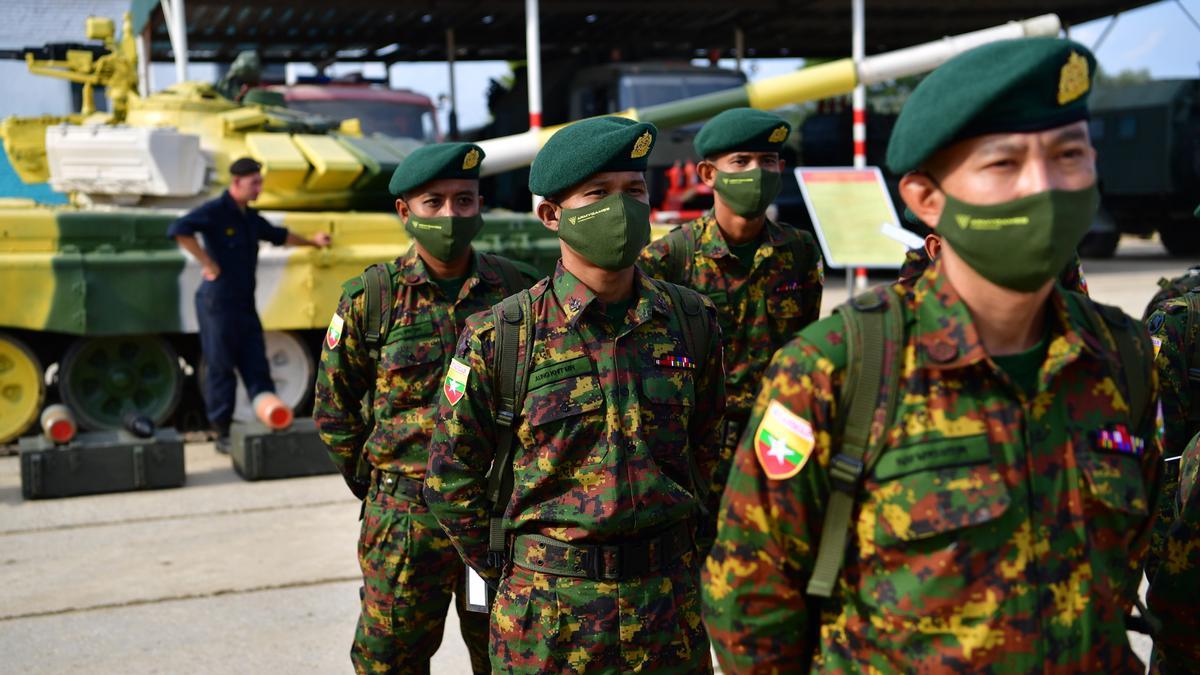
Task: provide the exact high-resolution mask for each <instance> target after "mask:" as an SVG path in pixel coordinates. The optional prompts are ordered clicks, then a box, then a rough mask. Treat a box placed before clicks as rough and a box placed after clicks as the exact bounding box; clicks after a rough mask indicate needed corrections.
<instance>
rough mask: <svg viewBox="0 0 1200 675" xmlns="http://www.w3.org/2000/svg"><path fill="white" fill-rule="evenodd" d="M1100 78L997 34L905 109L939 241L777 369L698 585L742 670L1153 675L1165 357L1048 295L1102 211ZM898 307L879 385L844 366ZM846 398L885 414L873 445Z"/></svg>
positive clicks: (924, 207)
mask: <svg viewBox="0 0 1200 675" xmlns="http://www.w3.org/2000/svg"><path fill="white" fill-rule="evenodd" d="M1094 67H1095V61H1094V59H1093V58H1092V56H1091V54H1090V53H1089V52H1088V50H1087V49H1086V48H1085V47H1083V46H1081V45H1078V44H1076V43H1073V42H1070V41H1066V40H1058V39H1049V38H1047V39H1024V40H1014V41H1007V42H1000V43H995V44H991V45H987V46H983V47H979V48H977V49H974V50H972V51H970V52H967V53H965V54H963V55H960V56H958V57H956V58H955V59H952V60H951V61H949V62H947V63H946V64H945V65H943V66H942V67H940V68H939V69H938V70H936V71H934V72H933V73H932V74H931V75H929V76H928V77H927V78H926V79H925V80H923V81H922V83H921V84H920V85H919V86H918V87H917V89H916V90H915V91H914V92H913V94H912V96H911V97H910V98H909V99H908V102H907V104H906V105H905V108H904V109H903V111H902V112H901V115H900V118H899V120H898V121H897V124H896V128H895V133H894V134H893V136H892V138H891V144H890V147H889V152H888V164H889V167H890V168H891V169H892V170H893V171H894V172H895V173H897V174H902V175H903V176H904V177H903V179H902V180H901V188H900V190H901V195H902V196H903V198H904V200H905V202H906V203H907V204H908V205H909V206H910V207H911V208H912V210H913V211H914V212H916V213H917V214H918V216H920V217H921V218H922V220H924V221H925V222H928V223H936V224H937V229H938V231H939V232H940V233H941V234H942V237H943V240H944V244H943V249H942V251H941V252H940V254H939V256H938V257H937V260H936V262H935V263H934V264H933V266H932V267H930V268H929V269H928V270H926V271H925V272H924V274H923V275H922V276H921V277H920V278H919V279H918V280H917V281H916V282H915V284H913V286H912V287H911V288H906V287H905V286H903V285H901V284H896V285H894V286H891V287H883V288H880V289H877V290H876V291H874V292H872V293H869V294H866V295H865V296H862V297H861V298H859V299H858V300H856V301H855V302H854V303H852V306H847V307H843V308H842V309H840V310H839V313H838V314H835V315H834V316H832V317H830V318H828V319H825V320H823V321H820V322H818V323H816V324H814V325H812V326H810V327H808V328H807V329H805V330H804V331H803V332H801V334H800V336H799V337H798V338H796V339H795V340H794V341H792V342H791V343H789V344H788V345H787V346H785V347H784V348H783V349H781V350H780V351H779V352H778V353H777V354H776V356H775V358H774V360H773V361H772V364H771V366H770V367H769V368H768V371H767V374H766V379H765V384H764V387H763V390H762V391H761V392H760V394H759V397H758V400H757V401H756V403H755V408H754V412H753V413H752V414H751V417H750V423H749V424H750V426H749V428H750V429H751V433H749V434H747V435H746V436H745V437H744V438H743V439H742V441H741V444H740V445H739V447H738V449H737V453H736V455H735V457H734V465H733V468H732V470H731V473H730V477H729V482H728V487H727V488H726V491H725V495H724V499H723V501H722V505H721V511H720V514H719V523H720V526H719V530H718V535H717V541H716V543H715V544H714V545H713V548H712V552H711V554H710V557H709V559H708V560H707V562H706V565H705V570H704V582H703V583H704V600H705V620H706V623H707V625H708V628H709V634H710V636H711V637H712V639H713V643H714V645H715V647H716V649H717V654H718V657H719V659H720V661H721V665H722V667H723V669H724V671H725V672H727V673H744V672H763V673H768V672H784V671H786V672H793V671H804V670H806V669H807V668H809V667H811V668H813V669H820V670H826V671H830V672H997V671H998V672H1033V671H1054V672H1138V671H1140V669H1141V668H1142V664H1141V663H1140V662H1139V660H1138V658H1137V656H1136V655H1135V654H1134V653H1133V651H1132V649H1130V646H1129V642H1128V639H1127V637H1126V633H1125V626H1124V621H1123V617H1124V615H1125V613H1126V611H1127V610H1128V609H1129V608H1130V606H1131V605H1132V604H1133V602H1134V599H1135V597H1136V593H1137V587H1138V581H1139V579H1140V576H1141V562H1142V558H1143V556H1144V554H1145V551H1146V545H1147V541H1148V536H1149V531H1150V526H1151V514H1152V513H1153V508H1154V499H1155V496H1156V495H1157V493H1158V482H1159V456H1160V447H1159V440H1158V437H1157V434H1156V433H1155V425H1154V407H1155V406H1154V404H1155V401H1154V394H1153V390H1152V389H1150V388H1149V387H1150V386H1152V384H1153V380H1154V375H1153V372H1154V371H1153V367H1152V364H1151V353H1150V352H1151V348H1150V345H1149V341H1148V340H1147V339H1146V337H1145V335H1144V331H1141V330H1140V329H1139V328H1138V327H1136V326H1135V325H1134V324H1132V323H1130V319H1129V318H1128V317H1125V316H1124V315H1123V314H1120V313H1119V311H1117V310H1115V309H1113V308H1104V307H1102V306H1099V305H1096V304H1094V303H1092V302H1091V301H1090V300H1088V299H1087V298H1085V297H1084V296H1082V295H1080V294H1076V293H1066V292H1063V291H1062V289H1061V288H1060V287H1059V286H1058V285H1057V284H1055V283H1054V276H1055V274H1056V273H1057V272H1058V271H1059V270H1061V269H1062V268H1063V266H1064V265H1065V264H1066V263H1067V262H1068V260H1069V257H1070V254H1071V251H1072V250H1074V247H1075V245H1076V244H1077V243H1078V241H1079V239H1080V238H1081V237H1082V236H1083V234H1084V233H1085V232H1086V230H1087V227H1088V225H1089V223H1090V220H1091V217H1092V215H1093V214H1094V212H1095V208H1096V206H1097V204H1098V197H1097V193H1096V189H1095V181H1096V175H1095V160H1094V157H1095V154H1094V151H1093V150H1092V149H1091V147H1090V143H1089V141H1088V136H1087V133H1088V131H1087V124H1086V121H1085V118H1086V116H1087V104H1086V98H1087V93H1088V90H1089V89H1090V73H1091V72H1092V71H1093V70H1094ZM1039 191H1040V192H1039ZM1006 199H1007V200H1010V201H1003V200H1006ZM967 200H970V201H967ZM1048 207H1053V208H1048ZM881 311H885V312H887V315H886V316H885V318H884V326H891V327H892V330H893V331H896V332H898V334H899V335H901V336H902V338H901V339H898V340H896V339H889V338H887V337H886V335H887V333H885V334H884V336H883V338H882V340H883V342H882V344H883V349H882V350H881V351H883V352H884V353H885V355H886V358H885V359H884V361H883V362H882V368H883V372H882V373H880V374H878V377H879V379H878V380H874V381H873V380H868V379H866V377H865V376H864V375H863V374H862V373H863V372H864V370H861V369H857V368H856V367H852V366H857V363H858V362H856V363H850V359H849V358H848V356H847V354H848V350H850V349H854V350H866V349H868V347H865V346H864V344H869V343H870V341H868V340H867V338H866V337H863V338H862V339H861V340H860V341H858V342H854V341H848V339H847V334H846V330H845V326H847V325H849V324H850V322H851V320H852V319H853V320H854V321H855V322H856V323H857V325H859V326H863V325H866V323H865V317H866V315H867V313H868V312H881ZM852 312H854V314H852ZM892 316H898V318H899V320H898V321H897V320H891V321H890V322H889V319H888V317H892ZM855 317H857V318H855ZM876 335H878V333H876ZM876 349H878V347H877V348H876ZM864 356H865V352H864V351H856V352H855V357H854V358H855V359H863V358H864ZM1117 364H1121V366H1123V367H1120V368H1118V367H1117ZM855 374H857V375H855ZM891 375H895V376H896V380H895V387H896V389H895V391H894V393H892V394H890V395H888V394H885V392H886V391H891V389H890V387H887V386H884V385H886V384H887V383H889V382H890V380H889V377H890V376H891ZM1139 378H1140V379H1139ZM847 396H849V397H850V399H851V401H852V403H853V402H858V401H860V400H861V399H860V398H859V397H861V396H867V397H869V398H867V399H865V400H866V402H867V403H869V404H871V405H869V406H867V407H866V412H867V413H868V414H867V416H866V419H867V420H868V423H866V424H863V425H861V426H859V425H857V424H856V425H855V433H854V434H853V435H851V434H850V433H849V430H848V429H847V428H846V425H847V424H849V423H850V422H849V418H852V417H853V418H855V419H861V418H862V416H861V415H859V414H857V413H858V412H859V411H860V410H861V409H862V408H861V406H853V405H843V403H844V402H845V401H846V397H847ZM889 403H890V404H891V405H894V414H891V415H889V414H888V404H889ZM1135 411H1136V412H1135ZM851 413H855V414H853V415H852V414H851ZM871 420H873V421H871ZM860 430H861V433H859V431H860ZM861 436H867V437H868V438H869V442H868V443H867V444H866V446H867V447H868V448H873V449H875V450H872V451H871V452H869V453H868V454H867V455H866V456H865V458H864V459H863V460H862V461H861V462H860V461H858V460H854V459H853V458H852V457H851V456H850V455H852V454H856V453H853V452H849V454H848V448H849V447H850V443H849V442H848V441H849V440H850V439H851V438H860V437H861ZM859 447H861V446H859ZM835 503H836V504H837V505H839V506H840V505H846V506H845V510H841V509H840V508H839V509H837V510H834V509H833V505H834V504H835ZM827 508H829V509H830V510H829V511H828V512H827ZM839 513H841V514H844V515H838V514H839ZM838 520H841V526H842V527H841V530H840V532H841V534H843V535H845V536H846V541H847V542H848V545H847V546H846V547H845V548H844V549H842V550H838V548H837V547H831V546H827V545H826V542H827V541H833V539H832V538H833V537H834V535H835V534H837V532H834V531H833V529H832V526H830V527H829V528H827V527H826V525H825V524H826V523H827V522H829V521H838ZM828 552H832V553H834V554H835V557H834V560H833V562H834V565H833V567H832V568H828V567H824V566H822V567H821V568H820V569H817V565H816V559H817V558H819V557H823V556H824V554H825V553H828ZM840 554H844V564H843V565H842V566H841V570H840V574H839V573H838V566H837V565H838V563H840V562H841V561H842V560H843V559H842V558H841V557H838V556H839V555H840ZM830 569H832V572H833V573H832V574H829V573H828V572H829V570H830ZM822 579H824V580H827V584H816V583H813V584H812V585H809V584H810V582H817V581H821V580H822ZM806 588H807V589H808V590H809V592H810V593H813V594H820V595H826V594H828V595H829V597H828V598H827V599H824V600H821V599H820V598H816V597H813V595H809V594H806Z"/></svg>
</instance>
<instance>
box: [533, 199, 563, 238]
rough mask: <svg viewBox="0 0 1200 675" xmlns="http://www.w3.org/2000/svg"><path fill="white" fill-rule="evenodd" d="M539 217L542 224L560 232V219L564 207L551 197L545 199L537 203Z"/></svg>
mask: <svg viewBox="0 0 1200 675" xmlns="http://www.w3.org/2000/svg"><path fill="white" fill-rule="evenodd" d="M537 217H538V218H540V219H541V221H542V225H545V226H546V229H548V230H550V231H552V232H558V220H559V218H561V217H562V207H561V206H559V205H558V204H555V203H554V202H552V201H550V200H549V199H543V200H542V201H540V202H538V205H537Z"/></svg>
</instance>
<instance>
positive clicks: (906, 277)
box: [898, 246, 1088, 295]
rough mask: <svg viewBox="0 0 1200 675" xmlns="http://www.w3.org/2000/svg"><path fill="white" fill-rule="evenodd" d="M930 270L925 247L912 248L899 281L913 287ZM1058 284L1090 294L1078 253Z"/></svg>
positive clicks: (902, 268) (905, 258) (1060, 276)
mask: <svg viewBox="0 0 1200 675" xmlns="http://www.w3.org/2000/svg"><path fill="white" fill-rule="evenodd" d="M928 268H929V254H928V253H926V252H925V248H924V247H923V246H920V247H917V248H910V249H908V252H907V253H905V254H904V264H903V265H901V266H900V273H899V275H898V277H899V281H900V283H902V284H904V285H906V286H911V285H913V284H914V283H916V282H917V279H920V278H921V275H922V274H924V273H925V270H926V269H928ZM1058 283H1059V284H1060V285H1061V286H1062V287H1063V288H1065V289H1067V290H1068V291H1076V292H1078V293H1083V294H1084V295H1087V294H1088V286H1087V278H1086V277H1085V276H1083V261H1082V260H1080V259H1079V254H1078V253H1076V254H1075V257H1074V258H1072V259H1071V262H1069V263H1067V266H1066V267H1064V268H1063V271H1062V273H1061V274H1059V275H1058Z"/></svg>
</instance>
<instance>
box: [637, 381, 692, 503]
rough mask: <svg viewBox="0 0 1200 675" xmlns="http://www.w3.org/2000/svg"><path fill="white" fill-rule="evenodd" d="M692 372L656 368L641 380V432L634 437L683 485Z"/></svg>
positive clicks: (685, 472)
mask: <svg viewBox="0 0 1200 675" xmlns="http://www.w3.org/2000/svg"><path fill="white" fill-rule="evenodd" d="M695 373H696V371H695V370H693V369H689V368H669V367H664V366H657V367H654V368H653V369H651V370H648V371H647V372H644V373H643V374H642V376H641V382H640V384H639V386H640V388H641V392H642V406H641V408H642V414H641V425H642V428H641V430H640V431H639V433H638V435H639V436H640V437H641V438H644V439H646V446H647V449H648V450H649V452H650V455H651V456H652V457H653V458H654V461H655V462H656V463H657V464H658V465H659V466H662V467H666V468H668V469H669V470H670V473H671V475H672V477H673V478H674V479H675V480H676V481H677V482H679V483H680V485H687V484H688V483H687V482H686V481H685V478H686V477H687V475H688V474H687V470H688V468H687V461H686V455H685V452H684V451H685V450H686V449H687V443H688V426H689V425H690V424H691V420H692V408H693V407H694V405H695V402H696V385H695V381H694V378H695Z"/></svg>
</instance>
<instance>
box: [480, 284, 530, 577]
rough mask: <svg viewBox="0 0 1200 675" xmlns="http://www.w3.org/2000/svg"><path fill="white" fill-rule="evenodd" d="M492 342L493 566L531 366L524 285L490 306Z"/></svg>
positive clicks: (498, 563) (499, 552)
mask: <svg viewBox="0 0 1200 675" xmlns="http://www.w3.org/2000/svg"><path fill="white" fill-rule="evenodd" d="M492 325H493V326H494V327H495V328H494V335H495V344H494V350H493V354H492V373H493V374H495V375H496V379H495V383H496V402H495V403H496V405H495V408H496V424H497V425H498V428H497V432H496V433H497V435H496V456H495V458H494V459H493V460H492V465H491V467H490V468H488V472H487V500H488V503H489V504H491V513H490V515H489V518H488V564H489V565H490V566H491V567H493V568H496V569H499V568H501V567H502V566H503V565H504V556H505V554H506V553H507V549H508V546H507V542H506V538H505V536H504V511H505V509H507V508H508V502H509V500H510V499H512V490H513V466H512V460H513V456H512V449H513V436H514V435H515V433H516V418H517V414H518V413H519V411H520V410H521V407H522V405H523V404H524V402H525V388H526V386H527V385H528V381H529V366H530V362H531V361H532V360H533V350H532V349H530V348H529V347H530V343H531V342H532V341H533V296H531V295H530V293H529V291H527V290H523V291H521V292H519V293H517V294H515V295H510V296H509V297H507V298H505V299H504V300H501V301H500V303H499V304H497V305H495V306H493V307H492Z"/></svg>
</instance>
